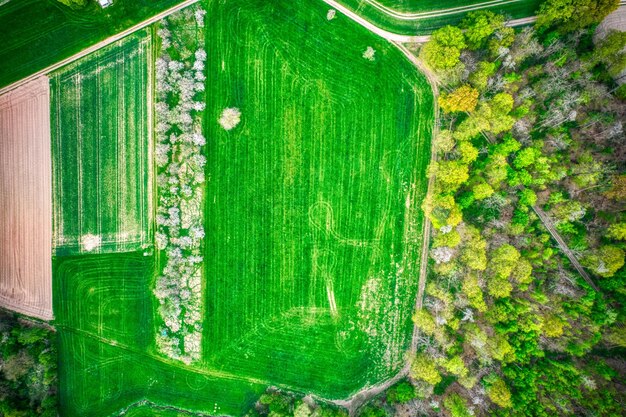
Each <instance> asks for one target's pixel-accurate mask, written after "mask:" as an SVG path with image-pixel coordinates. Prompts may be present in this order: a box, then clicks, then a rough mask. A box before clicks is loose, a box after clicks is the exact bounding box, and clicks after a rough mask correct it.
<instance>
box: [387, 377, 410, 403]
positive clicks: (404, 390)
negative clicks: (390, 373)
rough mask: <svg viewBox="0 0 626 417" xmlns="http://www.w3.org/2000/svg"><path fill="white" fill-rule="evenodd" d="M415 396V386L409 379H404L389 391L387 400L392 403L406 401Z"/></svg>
mask: <svg viewBox="0 0 626 417" xmlns="http://www.w3.org/2000/svg"><path fill="white" fill-rule="evenodd" d="M415 397H416V393H415V387H414V386H413V384H411V383H410V382H409V381H402V382H400V383H398V384H396V385H394V386H393V387H391V388H389V390H388V391H387V401H389V402H390V403H391V404H398V403H400V404H402V403H406V402H409V401H411V400H412V399H414V398H415Z"/></svg>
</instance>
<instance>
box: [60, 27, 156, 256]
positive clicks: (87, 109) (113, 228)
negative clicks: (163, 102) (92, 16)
mask: <svg viewBox="0 0 626 417" xmlns="http://www.w3.org/2000/svg"><path fill="white" fill-rule="evenodd" d="M147 35H148V33H147V32H146V31H143V32H140V33H137V34H136V35H133V36H131V37H128V38H125V39H124V40H123V41H121V42H119V43H117V44H115V45H113V46H111V47H107V48H104V49H102V50H100V51H98V52H97V53H94V54H92V55H89V57H88V58H86V59H83V60H80V61H79V62H77V63H75V64H72V65H70V66H68V67H65V68H63V69H62V70H59V71H58V72H56V73H54V74H52V75H51V78H50V82H51V95H52V106H51V107H52V123H51V125H52V126H51V128H52V146H53V159H54V161H53V170H54V180H53V187H54V233H53V240H54V245H55V248H56V252H57V254H64V253H78V252H83V251H84V252H90V251H95V252H101V251H102V252H107V251H119V250H134V249H137V248H140V247H142V246H143V245H145V244H146V243H147V242H148V239H150V225H149V224H148V221H149V219H150V218H151V206H152V201H151V193H150V190H151V186H150V181H151V177H150V175H147V174H148V173H149V172H150V170H149V167H150V166H151V165H150V164H151V154H152V151H151V145H150V137H151V134H150V118H149V114H148V109H147V106H148V100H149V95H150V94H149V91H150V90H149V85H150V83H149V79H148V75H149V74H148V65H147V63H148V60H150V59H151V58H150V56H151V55H150V37H149V36H147ZM90 236H91V237H92V238H91V239H95V240H94V241H93V242H92V243H89V241H88V240H89V237H90ZM98 239H99V241H100V242H99V243H98V241H97V240H98ZM90 246H91V248H90Z"/></svg>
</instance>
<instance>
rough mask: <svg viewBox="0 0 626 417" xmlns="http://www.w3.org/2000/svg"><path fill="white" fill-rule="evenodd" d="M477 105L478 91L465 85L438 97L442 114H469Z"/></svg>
mask: <svg viewBox="0 0 626 417" xmlns="http://www.w3.org/2000/svg"><path fill="white" fill-rule="evenodd" d="M476 104H478V90H476V89H475V88H473V87H471V86H469V85H467V84H465V85H462V86H461V87H459V88H457V89H455V90H453V91H452V92H450V93H446V92H443V93H441V95H440V96H439V107H441V109H442V110H443V112H444V113H454V112H471V111H474V109H475V108H476Z"/></svg>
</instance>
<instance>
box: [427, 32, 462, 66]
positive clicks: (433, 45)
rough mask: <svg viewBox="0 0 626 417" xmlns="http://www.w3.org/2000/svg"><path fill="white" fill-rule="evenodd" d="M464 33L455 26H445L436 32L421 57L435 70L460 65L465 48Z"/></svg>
mask: <svg viewBox="0 0 626 417" xmlns="http://www.w3.org/2000/svg"><path fill="white" fill-rule="evenodd" d="M465 46H466V44H465V36H464V35H463V31H461V29H459V28H457V27H455V26H444V27H442V28H440V29H437V30H436V31H434V32H433V33H432V35H431V37H430V40H429V41H428V42H426V44H425V45H424V46H423V47H422V50H421V51H420V57H421V58H422V59H423V60H424V62H426V64H427V65H428V66H430V67H431V68H433V69H435V70H446V69H451V68H454V67H456V66H457V65H459V64H460V62H461V61H460V60H459V58H460V56H461V50H462V49H463V48H465Z"/></svg>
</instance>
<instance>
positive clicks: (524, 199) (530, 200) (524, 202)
mask: <svg viewBox="0 0 626 417" xmlns="http://www.w3.org/2000/svg"><path fill="white" fill-rule="evenodd" d="M536 203H537V194H535V192H534V191H533V190H531V189H530V188H524V189H523V190H521V191H520V192H519V204H520V205H521V206H526V207H532V206H534V205H535V204H536Z"/></svg>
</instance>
